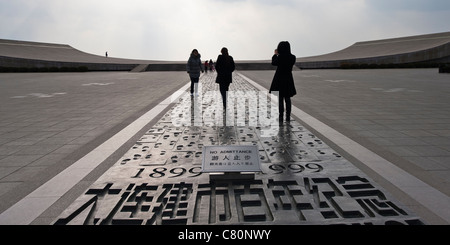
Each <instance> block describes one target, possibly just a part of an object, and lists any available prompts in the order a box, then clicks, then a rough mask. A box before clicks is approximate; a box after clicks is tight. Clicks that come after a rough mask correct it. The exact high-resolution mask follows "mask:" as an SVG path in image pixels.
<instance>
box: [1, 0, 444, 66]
mask: <svg viewBox="0 0 450 245" xmlns="http://www.w3.org/2000/svg"><path fill="white" fill-rule="evenodd" d="M449 23H450V1H449V0H127V1H123V0H0V39H14V40H24V41H38V42H49V43H61V44H69V45H71V46H73V47H74V48H77V49H79V50H82V51H85V52H88V53H92V54H97V55H104V53H105V51H108V52H109V55H110V56H113V57H120V58H133V59H146V60H173V61H181V60H186V59H187V58H188V57H189V54H190V52H191V51H192V49H194V48H196V49H198V50H199V51H200V53H201V54H202V59H213V60H215V59H216V58H217V55H218V54H219V52H220V49H221V48H222V47H227V48H228V49H229V51H230V55H232V56H233V57H234V58H235V59H237V60H258V59H270V58H271V56H272V54H273V50H274V49H275V47H276V46H277V45H278V43H279V42H280V41H284V40H287V41H289V42H290V43H291V46H292V52H293V53H294V54H295V55H296V56H297V57H307V56H314V55H321V54H326V53H330V52H334V51H338V50H340V49H343V48H346V47H348V46H350V45H352V44H353V43H355V42H358V41H368V40H378V39H385V38H393V37H402V36H410V35H421V34H431V33H438V32H448V31H450V25H449Z"/></svg>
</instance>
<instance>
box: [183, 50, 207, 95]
mask: <svg viewBox="0 0 450 245" xmlns="http://www.w3.org/2000/svg"><path fill="white" fill-rule="evenodd" d="M200 58H201V55H200V54H199V53H198V50H197V49H194V50H192V53H191V56H190V57H189V60H188V62H187V64H186V70H187V73H189V77H190V78H191V96H193V95H194V90H195V93H196V95H197V96H198V81H199V79H200V71H201V72H202V73H203V64H202V61H201V60H200Z"/></svg>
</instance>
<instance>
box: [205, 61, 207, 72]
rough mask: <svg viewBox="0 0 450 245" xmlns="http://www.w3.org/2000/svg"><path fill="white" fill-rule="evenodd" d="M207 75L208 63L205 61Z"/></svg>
mask: <svg viewBox="0 0 450 245" xmlns="http://www.w3.org/2000/svg"><path fill="white" fill-rule="evenodd" d="M205 73H208V61H205Z"/></svg>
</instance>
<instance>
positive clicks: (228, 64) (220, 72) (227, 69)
mask: <svg viewBox="0 0 450 245" xmlns="http://www.w3.org/2000/svg"><path fill="white" fill-rule="evenodd" d="M220 52H221V53H222V54H221V55H219V57H217V61H216V65H215V69H216V71H217V78H216V83H218V84H219V87H220V94H221V95H222V101H223V107H224V108H227V92H228V89H229V87H230V84H231V83H232V82H233V75H232V74H233V71H234V70H235V68H236V67H235V64H234V59H233V57H232V56H230V55H229V54H228V49H227V48H222V50H221V51H220Z"/></svg>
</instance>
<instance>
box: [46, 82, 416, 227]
mask: <svg viewBox="0 0 450 245" xmlns="http://www.w3.org/2000/svg"><path fill="white" fill-rule="evenodd" d="M214 78H215V75H214V74H209V75H205V76H203V77H202V78H201V81H200V82H201V84H202V91H203V93H202V96H200V98H197V97H196V98H191V97H190V95H185V96H182V97H181V98H180V99H178V100H177V101H176V104H175V106H174V107H173V108H171V109H170V111H168V112H167V113H166V114H165V115H164V116H163V117H162V118H161V119H160V120H159V122H158V123H156V124H155V125H154V126H153V127H152V128H151V129H150V130H149V131H148V132H146V133H145V134H144V135H143V136H142V137H141V138H140V139H139V140H138V141H137V142H136V144H135V145H134V146H133V147H132V148H131V149H130V150H129V151H128V152H127V153H126V154H125V155H124V156H123V157H122V158H120V159H119V160H118V161H117V163H116V164H115V165H114V166H113V167H112V168H111V169H109V170H108V171H107V172H105V174H104V175H103V176H101V177H100V178H99V179H98V180H97V181H96V182H95V183H94V184H93V185H92V186H91V187H89V189H88V190H87V191H86V192H85V193H84V194H83V195H82V196H80V197H79V198H78V199H77V200H76V201H75V202H74V203H73V204H72V205H71V206H70V207H69V208H68V209H66V210H65V211H64V212H63V213H62V214H61V215H60V217H59V218H58V219H57V220H56V221H55V222H54V224H58V225H66V224H77V225H81V224H85V225H111V224H135V225H166V224H167V225H169V224H181V225H207V224H217V225H230V224H366V225H368V224H377V225H381V224H404V225H415V224H423V221H422V220H421V219H420V218H419V217H417V216H416V215H415V214H413V213H412V212H411V211H409V210H408V209H407V208H405V207H404V206H403V205H402V204H401V203H400V202H398V201H397V200H395V199H394V198H393V197H392V196H391V195H390V194H389V193H387V192H386V191H385V190H384V189H382V188H381V187H380V186H379V185H378V184H377V183H375V182H374V181H373V180H371V179H370V178H369V177H368V176H367V175H366V174H364V173H363V172H362V171H360V170H359V169H358V168H356V167H355V166H354V165H353V164H351V162H349V161H348V160H346V159H345V158H343V157H342V156H340V155H339V154H338V153H336V152H335V151H334V150H333V149H332V148H330V147H329V146H328V145H326V144H325V143H324V142H323V141H322V140H321V139H319V138H318V137H317V136H315V135H314V134H312V133H311V132H310V131H308V130H307V129H306V128H305V127H303V126H302V125H301V124H300V123H298V122H296V121H291V122H290V123H285V124H283V125H280V126H274V125H273V124H272V125H270V126H267V125H264V126H261V125H256V126H249V125H251V124H252V123H251V121H252V116H254V115H255V113H252V112H251V111H250V110H251V106H249V103H248V101H247V102H246V101H244V102H242V101H241V102H239V101H237V102H236V103H235V104H234V108H235V109H236V110H234V112H231V113H230V114H231V115H232V119H231V120H232V121H233V120H234V125H233V126H229V124H227V123H225V121H226V120H225V117H224V114H223V113H222V112H220V111H214V110H210V108H211V105H212V104H214V103H216V102H217V101H221V100H219V98H217V96H216V94H211V93H207V91H217V89H218V86H217V85H216V84H215V82H214V81H215V79H214ZM230 89H231V90H232V91H249V90H251V91H256V89H255V88H253V87H252V86H250V84H249V83H248V82H246V81H245V80H244V79H242V78H241V77H240V76H239V75H235V76H234V80H233V83H232V85H231V87H230ZM208 96H209V97H208ZM263 105H264V104H263ZM242 107H244V108H247V109H248V113H246V114H245V115H246V116H245V118H239V116H238V113H239V112H238V108H242ZM268 107H270V104H269V106H268ZM195 108H197V111H196V110H195ZM258 108H259V107H258ZM198 109H200V110H198ZM268 110H269V111H270V108H269V109H268ZM197 112H200V114H196V113H197ZM186 115H188V118H189V119H190V120H187V121H186V120H185V121H184V122H183V123H179V122H178V123H174V119H175V120H176V119H180V118H183V117H184V118H185V117H186ZM199 115H202V116H203V119H205V118H208V119H211V118H212V121H214V122H218V121H221V120H223V121H224V123H223V125H220V124H217V123H215V124H214V123H210V124H208V123H207V120H198V118H199ZM227 115H228V114H227ZM256 115H257V116H259V114H258V113H256ZM200 117H201V116H200ZM239 120H241V123H243V124H244V125H245V126H238V125H240V124H239ZM206 124H207V125H206ZM205 146H252V147H253V146H256V147H257V148H256V149H258V154H259V162H260V167H261V172H257V173H255V175H254V178H251V179H212V178H210V173H206V172H203V171H202V159H203V157H204V156H203V154H202V151H203V148H204V147H205ZM244 157H245V156H244Z"/></svg>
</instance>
